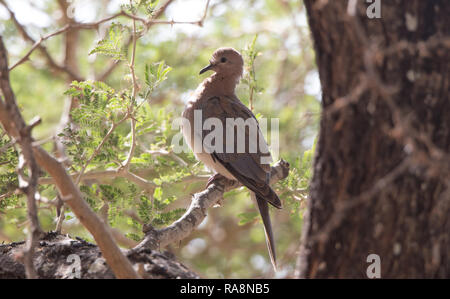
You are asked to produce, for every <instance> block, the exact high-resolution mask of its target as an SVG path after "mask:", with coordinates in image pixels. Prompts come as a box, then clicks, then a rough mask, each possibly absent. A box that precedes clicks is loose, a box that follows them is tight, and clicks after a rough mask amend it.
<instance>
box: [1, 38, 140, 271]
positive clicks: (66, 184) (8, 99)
mask: <svg viewBox="0 0 450 299" xmlns="http://www.w3.org/2000/svg"><path fill="white" fill-rule="evenodd" d="M0 54H1V55H0V87H1V90H2V93H3V97H4V98H5V102H3V99H0V122H1V124H2V126H3V128H4V129H5V131H6V132H7V133H8V135H9V136H11V137H12V138H13V139H14V140H15V141H16V142H17V143H19V145H21V148H22V155H23V156H24V161H26V162H27V163H29V164H28V167H29V170H30V171H29V178H28V182H27V185H22V186H23V188H26V193H27V197H28V209H29V213H28V215H29V218H30V222H31V226H32V227H31V231H32V232H33V235H34V234H36V235H35V236H33V237H32V238H31V240H30V242H29V244H30V246H29V247H28V248H29V250H28V253H27V254H25V265H26V267H27V276H28V277H37V274H36V272H35V270H34V269H32V268H31V267H32V265H33V264H32V257H31V255H30V253H31V254H32V250H33V245H34V243H35V242H37V240H38V237H37V236H38V233H39V231H40V229H39V226H38V225H39V224H38V220H37V215H36V208H35V207H34V208H33V205H35V204H36V203H35V196H36V184H37V181H38V177H37V175H38V173H37V164H39V165H40V166H41V167H42V168H43V169H44V170H46V171H47V172H48V173H49V174H50V175H51V176H52V177H53V178H54V179H55V182H56V185H57V187H58V189H59V193H60V194H61V197H62V199H63V200H64V201H65V202H66V203H67V204H68V205H69V206H70V207H71V209H72V211H73V212H74V213H75V215H76V216H77V218H78V219H79V220H80V222H81V223H82V224H83V225H84V226H85V227H86V228H87V229H88V230H89V231H90V232H91V233H92V235H93V237H94V239H95V240H96V242H97V244H98V246H99V248H100V249H101V251H102V253H103V256H104V257H105V259H106V261H107V263H108V265H109V266H110V267H111V269H112V270H113V272H114V274H115V275H116V277H118V278H138V277H139V276H138V274H137V273H136V271H134V269H133V267H132V265H131V263H130V261H129V260H128V259H127V258H126V257H125V256H124V255H123V254H122V252H121V250H120V248H119V247H118V246H117V244H116V243H115V241H114V239H113V237H112V236H111V232H110V230H109V229H108V228H107V227H106V226H105V224H104V223H103V221H102V220H100V219H99V218H98V217H97V215H96V214H95V213H94V212H93V211H92V210H91V208H90V207H89V205H88V204H87V203H86V202H85V201H84V199H83V197H82V195H81V193H80V190H79V189H78V188H77V187H76V186H75V184H74V183H73V181H72V179H71V178H70V177H69V176H68V175H67V173H66V170H65V169H64V167H63V166H62V165H61V163H60V162H59V161H57V160H56V159H55V158H54V157H52V156H50V155H49V154H48V153H47V152H46V151H45V150H43V149H42V148H41V147H39V146H34V147H33V145H32V143H33V139H32V137H31V128H32V127H33V125H31V126H26V125H25V122H24V121H23V118H22V116H21V114H20V111H19V108H18V107H17V104H16V102H15V96H14V93H13V91H12V88H11V85H10V82H9V70H8V64H7V54H6V49H5V47H4V45H3V39H2V38H1V37H0ZM37 123H38V122H36V123H35V124H37ZM33 161H35V162H34V164H33ZM36 162H37V164H36Z"/></svg>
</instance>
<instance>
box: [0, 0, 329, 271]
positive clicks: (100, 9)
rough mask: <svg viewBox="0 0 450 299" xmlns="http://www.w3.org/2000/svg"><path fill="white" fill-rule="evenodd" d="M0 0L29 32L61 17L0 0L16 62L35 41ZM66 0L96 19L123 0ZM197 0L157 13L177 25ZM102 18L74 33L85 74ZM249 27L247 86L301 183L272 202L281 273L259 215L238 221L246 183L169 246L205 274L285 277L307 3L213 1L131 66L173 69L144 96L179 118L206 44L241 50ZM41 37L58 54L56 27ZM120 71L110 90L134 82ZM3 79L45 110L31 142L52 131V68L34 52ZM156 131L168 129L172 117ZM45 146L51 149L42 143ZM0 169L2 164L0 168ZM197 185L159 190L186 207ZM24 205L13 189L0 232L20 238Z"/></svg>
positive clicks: (294, 210)
mask: <svg viewBox="0 0 450 299" xmlns="http://www.w3.org/2000/svg"><path fill="white" fill-rule="evenodd" d="M2 2H4V3H6V5H7V6H8V7H9V8H10V9H11V10H12V11H13V12H14V14H15V16H16V18H17V21H18V22H19V23H20V24H21V25H22V26H23V27H24V28H26V31H27V32H28V34H30V35H31V36H32V37H33V38H34V39H35V40H38V39H39V38H40V36H43V35H45V34H47V33H49V32H53V31H54V30H56V29H58V28H61V27H62V26H63V25H64V24H63V23H62V22H63V21H62V16H63V12H62V11H61V10H60V6H59V5H58V1H55V0H48V1H46V0H37V1H26V0H9V1H0V20H1V22H0V34H1V35H2V36H3V38H4V41H5V44H6V47H7V49H8V51H9V55H10V57H9V60H10V65H11V64H13V63H14V62H16V61H17V60H19V59H20V58H21V57H22V56H23V55H24V54H25V53H26V52H27V51H28V50H29V49H30V48H31V46H32V44H31V43H30V42H29V41H26V40H24V39H23V37H22V36H21V34H20V33H19V31H18V30H17V26H16V25H15V24H14V22H12V20H11V18H10V13H9V12H8V10H7V9H6V8H5V6H4V5H3V4H2ZM67 2H70V4H71V5H72V6H71V8H73V14H74V17H75V20H76V21H77V22H93V21H96V20H99V19H102V18H105V17H107V16H109V15H112V14H114V13H116V12H118V11H119V10H120V5H121V4H124V3H125V4H126V3H128V1H118V0H117V1H106V0H98V1H92V0H72V1H67ZM161 2H162V3H163V1H161ZM205 4H206V0H178V1H173V3H171V4H170V5H169V6H168V8H167V9H166V11H165V13H164V14H163V16H162V19H166V20H174V21H176V22H177V21H196V20H199V19H201V18H202V16H203V14H204V9H205ZM115 22H121V23H123V24H126V25H128V26H130V24H131V23H130V20H129V19H126V18H120V19H117V20H115ZM110 24H111V22H108V23H105V24H103V25H101V26H100V27H99V29H98V30H81V31H80V36H79V39H78V44H77V61H78V69H79V73H80V74H81V75H82V76H83V77H84V78H86V79H92V80H94V79H95V78H96V75H98V74H99V73H101V72H102V71H103V70H104V68H105V66H106V65H107V64H108V63H109V62H110V61H111V59H110V58H108V57H104V56H100V55H89V52H90V51H91V50H92V49H93V48H94V47H95V45H96V43H97V42H98V41H99V40H100V39H102V38H104V36H105V34H106V32H107V30H108V28H109V26H110ZM256 35H257V38H256V43H255V47H256V50H257V51H258V52H259V56H257V58H256V61H255V65H254V68H255V72H256V79H257V84H258V87H260V88H261V92H259V93H257V94H256V95H255V98H254V107H255V108H254V112H255V114H258V115H260V116H263V117H267V118H279V119H280V156H281V157H282V158H283V159H285V160H287V161H288V162H289V163H290V164H291V166H292V168H293V174H292V175H291V176H292V177H291V178H290V179H291V180H292V181H295V180H296V181H300V180H301V182H300V183H298V184H297V183H295V184H294V183H292V182H291V183H285V184H278V185H277V192H278V193H279V194H283V196H282V199H283V201H284V206H285V208H284V209H283V210H281V211H272V212H273V213H272V218H273V220H272V222H273V226H274V233H275V239H276V244H277V249H278V259H279V269H280V271H278V272H277V273H276V274H274V273H273V270H272V267H271V264H270V260H269V258H268V253H267V249H266V244H265V239H264V231H263V227H262V224H261V222H260V221H259V220H258V221H250V222H248V223H245V224H244V225H241V224H242V222H243V221H242V215H241V214H242V213H254V212H255V211H256V210H255V207H254V206H253V204H252V202H251V200H250V198H249V195H248V193H247V192H246V191H245V190H234V191H232V192H229V193H228V194H227V195H226V196H225V201H224V204H223V205H222V207H220V208H214V209H211V210H210V212H209V214H208V217H207V218H206V219H205V221H204V222H203V223H202V224H201V225H200V227H199V228H198V229H197V230H196V231H195V232H194V233H193V234H192V235H191V236H190V237H189V238H187V239H184V240H183V241H182V242H180V243H179V244H173V245H171V246H169V248H168V249H169V250H171V251H172V252H173V253H175V255H176V256H177V257H178V259H179V260H180V261H181V262H183V263H184V264H186V265H187V266H188V267H190V268H191V269H193V270H194V271H196V272H198V273H199V274H200V275H201V276H202V277H208V278H224V277H225V278H257V277H289V275H291V274H292V271H293V268H294V266H295V262H296V253H297V250H298V246H299V241H300V232H301V224H302V216H303V213H304V206H305V201H306V197H307V188H308V181H309V178H310V164H311V157H312V148H313V145H314V141H315V137H316V133H317V130H318V120H319V112H320V102H319V101H320V97H321V91H320V83H319V78H318V73H317V70H316V67H315V63H314V52H313V47H312V43H311V40H310V36H309V31H308V25H307V20H306V15H305V9H304V7H303V6H302V4H301V1H288V0H254V1H243V0H242V1H239V0H229V1H217V0H212V1H211V2H210V5H209V8H208V11H207V15H206V19H205V21H204V23H203V26H202V27H200V26H198V25H190V24H183V25H179V24H175V25H173V26H171V25H166V24H160V25H155V26H153V27H151V28H150V30H149V31H148V32H146V34H145V35H144V36H143V37H142V38H141V39H139V41H138V45H137V50H136V70H137V74H138V77H139V78H143V72H144V65H145V64H146V63H153V62H158V61H161V60H164V61H165V63H166V64H167V65H169V66H171V67H172V68H173V70H172V71H171V72H170V73H169V75H168V79H167V80H166V81H165V82H164V83H163V84H162V85H161V86H160V87H159V88H158V90H157V91H156V92H155V93H154V94H153V96H152V98H151V101H150V105H149V109H150V110H151V111H153V112H152V113H155V115H157V114H158V113H159V114H160V117H161V115H164V116H162V117H163V118H164V117H166V118H167V119H166V120H167V121H170V119H171V118H173V117H177V116H179V115H181V111H182V109H183V105H184V103H185V101H186V100H187V99H188V98H189V96H190V94H191V93H192V92H193V90H195V88H196V87H197V85H198V84H199V83H200V82H201V81H202V80H203V79H204V77H205V76H206V75H202V76H199V75H198V72H199V70H200V69H201V68H202V67H203V66H205V65H206V64H207V63H208V60H209V58H210V55H211V54H212V52H213V51H214V50H215V49H216V48H218V47H223V46H231V47H234V48H236V49H237V50H239V51H244V50H245V48H246V46H247V45H249V44H250V43H251V42H252V40H253V39H254V37H255V36H256ZM44 44H45V46H46V47H47V49H48V50H49V52H50V53H51V54H52V55H53V57H54V58H55V60H57V61H58V62H61V61H62V60H63V57H64V43H63V36H61V35H60V36H55V37H53V38H51V39H49V40H47V41H45V42H44ZM127 74H128V67H127V66H126V64H125V63H122V64H120V65H119V66H118V67H117V68H116V69H115V70H114V71H113V73H112V74H111V75H110V76H109V77H108V78H107V79H106V80H105V81H106V83H107V84H108V85H110V86H112V87H113V88H115V89H116V90H120V89H124V88H127V87H129V86H130V84H131V83H130V80H129V78H128V76H127ZM11 81H12V85H13V88H14V91H15V93H16V97H17V101H18V102H19V104H20V106H21V108H22V112H23V114H24V116H25V118H26V119H27V120H30V119H31V118H32V117H34V116H36V115H39V116H40V117H41V118H42V120H43V122H42V125H40V126H39V127H37V128H36V130H35V131H34V135H35V137H36V139H37V140H43V142H45V140H47V139H49V138H50V137H52V136H53V135H54V134H55V132H57V131H58V130H59V127H58V125H59V123H60V118H61V115H62V113H63V110H64V107H65V103H66V101H67V96H65V95H64V91H65V90H67V89H68V87H69V84H70V82H68V80H67V79H66V78H64V76H61V75H60V74H56V73H54V72H53V71H52V70H51V69H50V68H49V67H48V65H47V64H46V61H45V59H44V58H43V57H42V55H41V54H40V53H39V51H35V52H34V53H33V54H32V55H31V57H30V60H29V61H27V62H26V63H24V64H22V65H20V66H18V67H17V68H15V69H14V70H13V71H12V72H11ZM238 96H239V97H240V99H241V100H242V101H243V102H244V103H245V104H248V98H249V91H248V88H247V87H246V86H245V85H243V84H241V85H240V86H239V89H238ZM155 117H156V116H155ZM160 129H161V130H170V126H167V127H164V128H163V127H161V128H160ZM172 134H173V133H172ZM144 137H145V136H144ZM45 146H46V148H47V149H49V150H51V149H52V146H51V143H50V144H48V143H47V144H45ZM185 159H187V160H188V161H190V162H189V163H190V165H194V167H197V168H198V169H200V171H201V172H202V173H203V174H207V173H208V172H207V171H206V170H205V169H204V168H202V166H201V165H197V164H195V161H193V158H192V155H190V156H189V157H186V158H185ZM1 171H2V168H1V166H0V174H1ZM151 175H154V174H149V176H151ZM150 178H151V177H150ZM118 184H120V183H118ZM204 184H205V182H196V183H193V184H189V185H186V184H183V183H181V184H174V185H173V186H172V187H171V188H170V190H167V191H166V190H164V192H165V193H167V194H171V195H173V196H175V197H176V198H177V201H175V202H174V203H173V204H172V205H171V207H173V208H175V207H176V208H180V207H181V208H183V207H184V208H186V207H187V206H188V205H189V202H190V195H191V194H192V193H195V192H198V191H200V190H202V188H203V187H204ZM293 186H294V187H293ZM45 188H46V189H45V190H42V194H43V195H44V196H48V197H52V196H55V193H54V190H53V189H52V188H48V186H47V187H45ZM91 204H92V205H93V208H94V209H98V206H97V207H96V204H95V203H91ZM97 205H100V203H97ZM24 207H25V203H24V201H23V199H20V198H19V199H18V200H17V202H14V203H13V204H9V205H7V206H6V205H3V206H1V205H0V241H4V242H11V241H19V240H23V239H24V238H26V232H27V221H26V213H25V208H24ZM40 207H41V209H40V219H41V222H42V225H43V227H44V228H45V229H46V230H52V229H54V227H55V221H56V214H55V211H54V209H50V208H46V207H45V205H40ZM67 215H68V217H67V218H68V219H67V220H66V221H65V222H64V225H63V232H64V233H68V234H70V235H71V236H80V237H84V238H87V239H88V240H90V241H93V239H92V236H90V234H89V233H88V232H87V231H86V230H85V229H84V228H83V227H82V226H81V225H79V223H78V221H77V220H76V219H75V218H73V217H72V219H70V218H71V217H70V216H71V215H72V214H71V212H70V211H67ZM239 215H240V216H239ZM72 216H73V215H72ZM114 217H115V218H114V221H112V222H113V223H114V227H117V228H119V229H120V230H121V231H123V232H124V233H134V234H139V233H140V232H139V231H137V228H138V227H136V226H135V225H134V224H131V223H130V220H129V219H128V217H127V215H124V214H123V213H117V215H115V216H114ZM256 219H258V218H256ZM240 223H241V224H240Z"/></svg>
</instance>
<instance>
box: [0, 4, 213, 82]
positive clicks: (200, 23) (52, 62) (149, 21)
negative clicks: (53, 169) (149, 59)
mask: <svg viewBox="0 0 450 299" xmlns="http://www.w3.org/2000/svg"><path fill="white" fill-rule="evenodd" d="M172 1H173V0H169V1H167V2H166V3H165V4H164V5H163V6H162V7H161V8H160V9H159V10H158V11H157V13H156V14H155V17H159V16H160V15H161V14H162V13H163V12H164V10H165V9H166V8H167V6H168V5H169V4H170V3H172ZM0 3H1V4H2V5H3V6H4V7H5V8H6V9H7V10H8V12H9V13H10V15H11V19H12V20H13V22H14V24H15V25H16V27H17V29H18V30H19V32H20V33H21V34H22V36H23V37H24V39H26V40H28V41H30V42H32V43H33V46H32V47H31V49H30V50H29V51H28V52H27V53H26V54H25V56H24V57H22V58H21V59H19V61H17V62H16V63H15V64H14V65H13V66H12V67H10V69H9V70H10V71H11V70H13V69H14V68H16V67H17V66H19V65H20V64H22V63H24V62H25V61H27V59H28V58H29V57H30V55H31V54H32V53H33V52H34V50H36V49H39V50H40V51H41V52H42V54H43V55H44V56H45V58H46V59H47V62H48V64H49V66H50V67H51V68H52V69H54V70H55V71H58V72H64V73H67V74H68V75H69V76H70V78H71V79H72V80H77V81H83V79H82V78H81V77H80V76H78V75H77V74H75V73H74V72H73V71H72V70H71V69H70V68H68V67H67V66H61V65H59V64H58V63H56V62H55V60H54V59H53V58H52V56H51V55H50V53H49V52H48V51H47V49H46V48H45V47H44V46H43V45H42V42H44V41H45V40H47V39H49V38H50V37H53V36H56V35H59V34H62V33H65V32H67V31H68V30H71V29H97V28H98V27H99V26H100V25H101V24H103V23H106V22H108V21H111V20H114V19H116V18H118V17H127V18H130V19H133V20H134V21H138V22H141V23H142V24H143V25H144V27H145V28H146V30H148V28H150V27H151V26H153V25H155V24H168V25H172V26H173V25H177V24H190V25H198V26H203V22H204V20H205V18H206V14H207V10H208V6H209V0H208V1H207V3H206V7H205V12H204V14H203V16H202V18H201V19H199V20H196V21H183V22H179V21H174V20H171V21H166V20H155V17H152V18H150V19H145V18H141V17H139V16H136V15H133V14H129V13H127V12H125V11H123V10H122V11H120V12H118V13H116V14H114V15H111V16H109V17H106V18H104V19H101V20H99V21H96V22H90V23H76V22H73V23H68V24H66V25H65V26H63V27H62V28H60V29H58V30H56V31H54V32H53V33H50V34H48V35H45V36H43V37H41V38H40V39H39V40H38V41H35V40H34V39H33V38H32V37H31V36H30V35H29V34H28V33H27V32H26V30H25V28H24V26H23V25H22V24H20V23H19V22H18V21H17V19H16V17H15V15H14V12H13V11H12V10H11V9H10V8H9V7H8V6H7V5H6V3H5V2H4V0H0Z"/></svg>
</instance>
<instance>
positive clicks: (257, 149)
mask: <svg viewBox="0 0 450 299" xmlns="http://www.w3.org/2000/svg"><path fill="white" fill-rule="evenodd" d="M199 108H200V109H201V110H202V117H203V122H205V121H206V120H207V119H209V118H216V119H218V121H220V122H221V123H222V128H223V132H222V136H223V147H222V148H221V150H220V148H218V147H215V148H214V147H211V148H209V149H207V150H208V152H209V153H211V155H212V158H213V159H214V160H215V161H216V162H217V163H221V164H222V165H223V166H224V167H225V168H226V169H227V170H228V171H229V172H230V173H231V174H233V176H234V177H235V178H236V179H238V180H239V181H240V182H241V183H242V184H243V185H245V186H246V187H248V188H249V189H250V190H252V191H253V192H255V193H256V194H258V195H260V196H261V197H263V198H264V199H266V200H267V201H268V202H269V203H271V204H272V205H273V206H275V207H277V208H281V202H280V199H279V198H278V196H277V195H276V194H275V192H274V191H273V190H272V188H270V186H269V184H268V182H269V174H270V165H269V164H268V163H267V161H264V159H267V160H268V161H269V159H270V153H269V150H268V145H267V143H266V141H265V140H264V137H263V135H262V133H261V130H260V128H259V125H258V122H257V120H256V118H255V116H254V115H253V113H252V112H251V111H250V110H249V109H248V108H247V107H246V106H245V105H244V104H242V102H241V101H239V100H238V99H237V98H233V97H226V96H220V97H219V96H217V97H212V98H209V99H208V100H204V101H201V105H200V107H199ZM239 118H240V119H242V120H243V121H244V122H245V121H247V124H248V125H247V126H245V134H243V135H242V136H239V133H241V134H242V133H243V132H242V127H241V128H240V129H239V128H238V127H237V126H235V125H234V123H231V122H230V121H228V122H227V119H232V120H234V121H236V119H239ZM211 123H214V122H211ZM214 130H215V128H214V126H212V127H211V130H205V129H203V130H202V140H203V141H205V138H208V137H207V136H208V134H210V133H212V132H213V131H214ZM227 130H228V131H229V132H230V130H231V131H233V132H234V133H233V135H234V139H230V138H226V136H227ZM239 131H240V132H239ZM255 131H256V134H255ZM227 139H230V140H227ZM230 142H232V143H233V144H229V143H230ZM242 143H244V145H245V146H244V150H243V151H239V150H240V149H239V145H241V146H242ZM203 145H204V146H205V147H208V142H204V143H203ZM230 149H231V150H230ZM241 150H242V148H241ZM263 162H266V163H263Z"/></svg>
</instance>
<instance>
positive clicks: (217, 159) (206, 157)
mask: <svg viewBox="0 0 450 299" xmlns="http://www.w3.org/2000/svg"><path fill="white" fill-rule="evenodd" d="M209 62H210V63H209V65H208V66H206V67H205V68H203V69H202V70H201V71H200V74H203V73H205V72H207V71H213V74H212V75H211V76H210V77H208V78H206V79H205V80H204V81H203V82H202V83H201V84H200V85H199V86H198V88H197V89H196V90H195V92H194V93H193V95H192V96H191V97H190V98H189V100H188V101H187V103H186V107H185V110H184V112H183V117H184V119H186V120H187V121H188V122H189V125H184V126H182V132H183V136H184V138H185V140H186V143H187V144H188V146H189V147H190V148H191V149H192V150H193V151H194V155H195V156H196V158H197V159H198V160H199V161H201V162H203V164H205V166H206V167H208V168H209V169H211V170H212V171H213V172H214V173H215V174H214V175H213V176H211V178H210V179H209V180H208V184H207V187H208V186H209V185H210V184H213V183H214V180H216V179H218V178H220V176H224V177H226V178H227V179H229V180H236V181H239V182H240V183H241V184H242V185H244V186H245V187H247V188H248V189H249V190H250V194H251V197H252V198H253V199H254V200H255V201H256V203H257V206H258V209H259V212H260V214H261V218H262V222H263V225H264V230H265V235H266V242H267V247H268V251H269V256H270V260H271V262H272V265H273V267H274V269H275V271H276V253H275V242H274V236H273V231H272V224H271V221H270V215H269V205H268V204H271V205H272V206H274V207H276V208H278V209H281V208H282V204H281V201H280V199H279V197H278V196H277V194H276V193H275V192H274V191H273V189H272V188H271V187H270V186H269V179H270V164H269V163H270V162H271V157H270V153H269V150H268V145H267V143H266V141H265V140H264V137H263V135H262V133H261V130H260V128H259V124H258V121H257V120H256V118H255V116H254V115H253V113H252V111H251V110H250V109H249V108H247V106H245V105H244V104H243V103H242V102H241V101H240V100H239V99H238V97H237V96H236V93H235V89H236V86H237V84H238V83H239V80H240V78H241V76H242V73H243V67H244V60H243V58H242V56H241V54H240V53H239V52H238V51H236V50H235V49H233V48H219V49H217V50H216V51H215V52H214V53H213V55H212V58H211V59H210V61H209ZM199 115H201V117H200V118H198V116H199ZM196 117H197V119H196ZM208 119H214V120H216V121H215V125H214V126H210V128H205V124H206V122H207V120H208ZM230 120H231V121H230ZM238 120H242V121H241V122H240V123H241V124H242V123H243V122H244V121H245V124H247V126H238V125H236V124H239V121H238ZM196 121H197V122H200V125H198V123H197V125H196V123H195V122H196ZM217 121H218V122H219V124H217ZM213 123H214V122H213ZM213 127H214V130H221V132H219V133H222V138H217V140H215V142H214V144H212V143H213V142H210V143H209V144H207V142H206V139H207V137H208V134H210V133H211V132H212V131H214V130H213V129H212V128H213ZM255 131H256V134H254V132H255ZM216 133H217V132H216ZM227 134H228V135H227ZM220 142H221V143H222V144H219V143H220Z"/></svg>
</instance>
